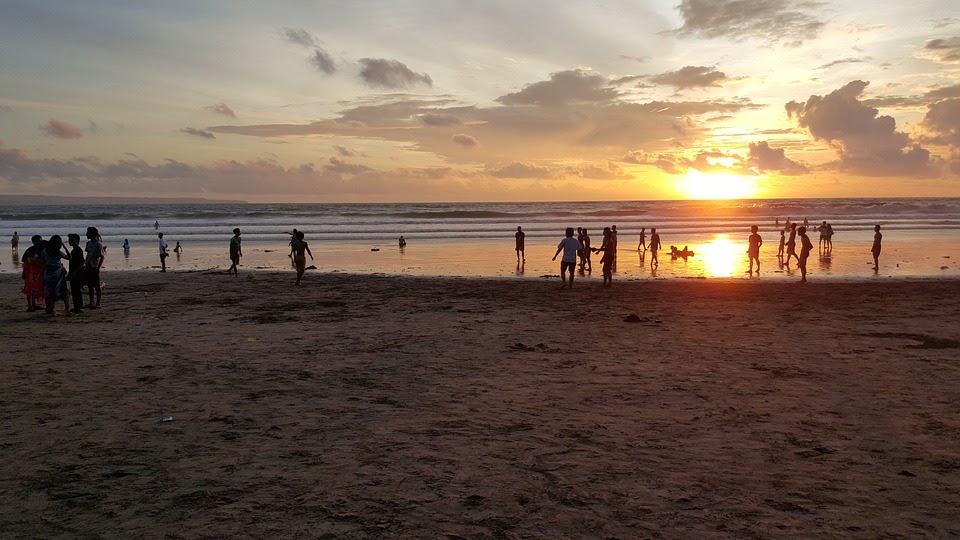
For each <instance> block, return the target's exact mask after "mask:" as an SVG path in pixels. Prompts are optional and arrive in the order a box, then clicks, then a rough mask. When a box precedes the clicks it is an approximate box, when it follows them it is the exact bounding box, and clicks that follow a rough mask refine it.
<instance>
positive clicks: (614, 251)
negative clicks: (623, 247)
mask: <svg viewBox="0 0 960 540" xmlns="http://www.w3.org/2000/svg"><path fill="white" fill-rule="evenodd" d="M610 239H611V241H612V242H613V248H612V249H611V250H610V254H611V255H613V267H612V268H611V269H612V270H613V271H614V272H616V271H617V226H616V225H613V226H612V227H610ZM612 281H613V280H612V278H611V284H612Z"/></svg>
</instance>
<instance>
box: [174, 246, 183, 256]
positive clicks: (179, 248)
mask: <svg viewBox="0 0 960 540" xmlns="http://www.w3.org/2000/svg"><path fill="white" fill-rule="evenodd" d="M173 252H174V253H176V254H177V257H179V256H180V254H181V253H183V248H182V247H180V242H177V245H176V246H175V247H174V248H173Z"/></svg>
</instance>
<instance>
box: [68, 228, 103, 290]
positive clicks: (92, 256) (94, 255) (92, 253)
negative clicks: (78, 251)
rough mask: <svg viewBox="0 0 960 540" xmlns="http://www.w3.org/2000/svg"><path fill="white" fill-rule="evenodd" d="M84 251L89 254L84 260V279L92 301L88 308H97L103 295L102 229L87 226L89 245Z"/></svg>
mask: <svg viewBox="0 0 960 540" xmlns="http://www.w3.org/2000/svg"><path fill="white" fill-rule="evenodd" d="M84 251H86V253H87V256H86V259H85V260H84V261H83V279H84V281H86V283H87V288H88V289H89V291H90V302H89V303H88V304H87V306H86V307H87V309H97V308H98V307H100V297H101V296H102V295H103V290H102V289H101V288H100V267H101V266H103V244H101V243H100V231H99V230H97V228H96V227H87V245H86V247H85V249H84ZM74 307H79V306H74Z"/></svg>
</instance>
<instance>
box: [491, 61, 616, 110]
mask: <svg viewBox="0 0 960 540" xmlns="http://www.w3.org/2000/svg"><path fill="white" fill-rule="evenodd" d="M618 95H619V92H617V90H616V89H615V88H611V87H609V86H608V84H607V79H606V77H603V76H602V75H598V74H596V73H591V72H589V71H587V70H583V69H574V70H570V71H560V72H557V73H554V74H552V75H551V76H550V80H549V81H540V82H535V83H533V84H531V85H529V86H527V87H526V88H524V89H523V90H520V91H519V92H514V93H512V94H507V95H505V96H500V97H499V98H497V102H498V103H502V104H504V105H541V106H546V107H559V106H562V105H566V104H569V103H575V102H585V103H605V102H609V101H612V100H614V99H616V98H617V96H618Z"/></svg>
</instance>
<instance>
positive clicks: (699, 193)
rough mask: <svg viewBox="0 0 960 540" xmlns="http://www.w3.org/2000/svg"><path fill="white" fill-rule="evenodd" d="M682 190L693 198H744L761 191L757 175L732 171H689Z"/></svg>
mask: <svg viewBox="0 0 960 540" xmlns="http://www.w3.org/2000/svg"><path fill="white" fill-rule="evenodd" d="M680 191H681V192H682V193H683V194H684V195H686V196H687V197H689V198H691V199H743V198H748V197H754V196H756V195H757V194H758V193H759V189H758V188H757V179H756V178H755V177H747V176H740V175H737V174H732V173H703V172H700V171H698V170H696V169H690V170H688V171H687V175H686V176H685V177H684V178H683V180H681V183H680Z"/></svg>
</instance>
